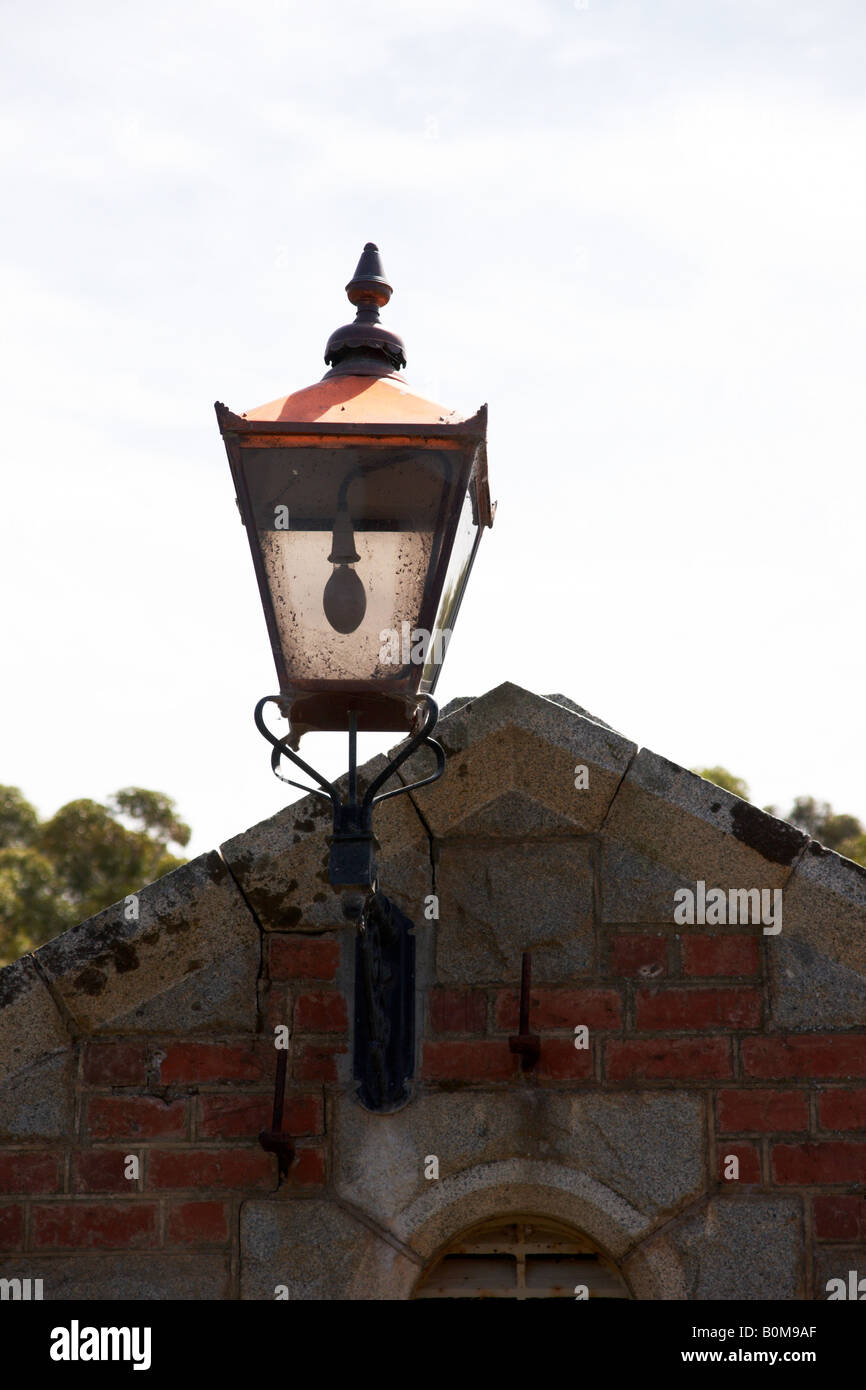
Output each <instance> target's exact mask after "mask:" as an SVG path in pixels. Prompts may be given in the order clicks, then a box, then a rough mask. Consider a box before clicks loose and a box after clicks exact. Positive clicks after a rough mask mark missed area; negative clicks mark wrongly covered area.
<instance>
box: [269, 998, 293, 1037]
mask: <svg viewBox="0 0 866 1390" xmlns="http://www.w3.org/2000/svg"><path fill="white" fill-rule="evenodd" d="M264 1021H265V1032H266V1033H267V1034H268V1036H269V1037H271V1038H273V1037H274V1030H275V1029H276V1028H277V1027H280V1026H282V1027H287V1028H289V1029H291V1026H292V995H291V991H290V990H288V989H287V988H286V987H285V985H270V986H269V988H268V990H267V993H266V994H265V1005H264Z"/></svg>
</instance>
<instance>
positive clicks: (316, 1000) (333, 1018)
mask: <svg viewBox="0 0 866 1390" xmlns="http://www.w3.org/2000/svg"><path fill="white" fill-rule="evenodd" d="M348 1026H349V1011H348V1009H347V1008H346V1001H345V999H344V998H343V996H342V994H340V993H339V992H338V991H337V990H324V989H320V990H316V992H315V993H313V994H299V995H298V997H297V999H296V1000H295V1030H296V1031H297V1032H299V1033H343V1032H345V1030H346V1029H347V1028H348Z"/></svg>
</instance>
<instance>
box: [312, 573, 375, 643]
mask: <svg viewBox="0 0 866 1390" xmlns="http://www.w3.org/2000/svg"><path fill="white" fill-rule="evenodd" d="M322 607H323V608H324V610H325V617H326V618H327V619H328V622H329V623H330V624H331V627H332V628H333V629H334V631H335V632H342V633H347V632H354V631H355V628H356V627H360V625H361V623H362V622H363V621H364V614H365V613H366V611H367V594H366V591H365V589H364V585H363V584H362V583H361V580H360V578H359V577H358V575H357V574H356V573H355V571H354V570H353V569H349V566H348V565H339V566H337V568H336V569H335V570H334V573H333V574H332V575H331V577H330V579H329V580H328V582H327V584H326V585H325V592H324V593H323V594H322Z"/></svg>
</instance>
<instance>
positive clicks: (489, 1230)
mask: <svg viewBox="0 0 866 1390" xmlns="http://www.w3.org/2000/svg"><path fill="white" fill-rule="evenodd" d="M576 1285H584V1286H585V1287H586V1288H587V1289H588V1291H589V1297H590V1298H629V1297H630V1294H629V1291H628V1288H627V1286H626V1283H625V1281H624V1279H623V1277H622V1275H621V1274H620V1273H619V1270H618V1269H617V1268H616V1265H614V1264H613V1262H612V1261H611V1260H609V1259H608V1258H607V1256H605V1255H603V1254H602V1252H601V1251H600V1250H599V1249H598V1247H597V1246H596V1245H594V1244H593V1242H592V1241H591V1240H588V1239H587V1237H586V1236H584V1235H582V1234H581V1233H580V1231H577V1230H575V1229H574V1228H573V1227H569V1226H565V1225H563V1224H562V1223H561V1222H558V1221H552V1220H550V1219H549V1218H548V1217H541V1216H511V1217H508V1218H506V1219H503V1218H502V1217H499V1218H497V1219H495V1220H493V1221H485V1222H484V1223H483V1224H481V1225H478V1226H473V1227H472V1228H471V1229H470V1230H468V1231H464V1232H463V1234H462V1235H460V1236H458V1237H457V1239H456V1240H454V1241H452V1243H451V1244H450V1245H449V1246H448V1247H447V1249H446V1250H444V1251H442V1252H441V1253H440V1254H439V1255H437V1256H436V1258H435V1260H434V1261H433V1263H432V1264H431V1266H430V1268H429V1269H428V1270H426V1271H425V1273H424V1274H423V1275H422V1276H421V1279H420V1280H419V1282H418V1284H417V1286H416V1289H415V1293H414V1295H413V1296H414V1297H415V1298H464V1299H473V1298H516V1299H524V1298H571V1299H573V1298H575V1296H576V1295H575V1286H576Z"/></svg>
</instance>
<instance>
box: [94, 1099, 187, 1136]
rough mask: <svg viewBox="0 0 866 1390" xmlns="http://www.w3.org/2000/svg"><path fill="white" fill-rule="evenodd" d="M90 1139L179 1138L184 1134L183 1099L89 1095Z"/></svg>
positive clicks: (184, 1106)
mask: <svg viewBox="0 0 866 1390" xmlns="http://www.w3.org/2000/svg"><path fill="white" fill-rule="evenodd" d="M87 1128H88V1133H89V1135H90V1137H91V1139H164V1138H167V1139H179V1138H183V1136H184V1135H185V1134H186V1101H185V1100H174V1101H172V1102H171V1103H170V1104H169V1105H166V1103H165V1102H164V1101H162V1100H160V1099H159V1098H158V1097H157V1096H92V1097H91V1098H90V1100H89V1101H88V1103H87Z"/></svg>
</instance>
